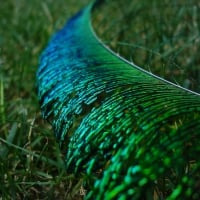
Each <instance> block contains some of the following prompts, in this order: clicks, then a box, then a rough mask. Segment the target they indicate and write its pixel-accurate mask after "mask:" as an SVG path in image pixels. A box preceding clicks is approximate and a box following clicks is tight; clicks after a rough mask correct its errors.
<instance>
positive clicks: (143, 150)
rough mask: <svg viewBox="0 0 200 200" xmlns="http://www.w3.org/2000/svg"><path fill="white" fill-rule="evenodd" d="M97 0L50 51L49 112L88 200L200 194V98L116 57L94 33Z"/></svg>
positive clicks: (42, 70) (45, 64) (44, 72)
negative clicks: (83, 180)
mask: <svg viewBox="0 0 200 200" xmlns="http://www.w3.org/2000/svg"><path fill="white" fill-rule="evenodd" d="M99 2H100V1H94V2H92V3H91V4H89V5H88V6H87V7H85V8H84V9H83V10H81V11H80V12H79V13H78V14H76V15H75V16H74V17H72V18H71V19H70V20H69V21H68V23H67V24H66V25H65V26H64V28H63V29H62V30H60V31H59V32H58V33H56V34H55V36H54V37H53V38H52V39H51V41H50V42H49V44H48V46H47V48H46V49H45V50H44V52H43V54H42V56H41V60H40V66H39V69H38V72H37V87H38V97H39V101H40V104H41V110H42V114H43V117H44V118H45V119H46V120H48V121H49V122H50V123H51V125H52V127H53V129H54V132H55V136H56V138H57V140H58V142H59V144H60V147H61V151H62V152H63V153H64V155H65V163H66V170H67V171H68V172H69V173H74V174H76V175H80V174H83V175H84V176H85V177H87V179H89V180H90V179H91V180H93V181H94V184H93V185H92V186H90V188H89V191H88V194H87V196H86V199H96V200H101V199H107V200H109V199H120V200H125V199H168V200H172V199H199V198H200V158H199V155H200V95H199V94H198V93H195V92H192V91H190V90H187V89H184V88H182V87H181V86H178V85H176V84H173V83H171V82H169V81H166V80H165V79H162V78H160V77H158V76H156V75H154V74H152V73H150V72H147V71H145V70H144V69H142V68H140V67H138V66H137V65H135V64H133V63H130V62H129V61H127V60H125V59H124V58H122V57H120V56H119V55H117V54H115V53H114V52H113V51H111V50H110V49H109V48H108V47H106V46H105V44H104V43H102V42H101V41H100V40H99V38H98V37H97V36H96V35H95V33H94V30H93V28H92V26H91V11H92V10H93V9H94V8H97V7H98V6H100V4H99Z"/></svg>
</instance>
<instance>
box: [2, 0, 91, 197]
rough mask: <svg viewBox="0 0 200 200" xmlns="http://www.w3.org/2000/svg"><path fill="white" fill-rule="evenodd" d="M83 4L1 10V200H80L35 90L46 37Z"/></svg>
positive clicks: (6, 4) (35, 3) (21, 0)
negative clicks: (44, 119)
mask: <svg viewBox="0 0 200 200" xmlns="http://www.w3.org/2000/svg"><path fill="white" fill-rule="evenodd" d="M87 2H88V1H87V0H85V1H79V2H76V3H74V1H72V0H68V1H64V0H59V1H53V0H47V1H44V2H43V1H40V0H31V1H26V0H18V1H13V0H8V1H3V2H1V6H0V19H1V20H0V145H1V149H0V199H33V198H34V199H82V197H83V195H81V194H80V190H81V189H82V188H81V184H82V182H81V180H76V179H75V178H74V177H73V176H72V175H69V174H66V172H65V169H64V163H63V159H62V155H60V151H59V147H58V145H57V142H56V141H55V138H54V136H53V132H52V130H51V127H50V126H49V124H47V122H45V121H43V119H42V117H41V113H40V107H39V105H38V100H37V93H36V88H35V84H36V83H35V74H36V70H37V67H38V60H39V56H40V54H41V52H42V50H43V49H44V47H45V46H46V44H47V42H48V40H49V38H50V37H51V35H52V34H53V33H54V32H55V31H57V30H59V29H60V28H61V27H62V26H63V25H64V24H65V22H66V20H67V19H68V18H69V17H70V16H71V15H73V13H75V12H76V11H77V10H79V9H80V8H81V7H83V5H85V4H86V3H87Z"/></svg>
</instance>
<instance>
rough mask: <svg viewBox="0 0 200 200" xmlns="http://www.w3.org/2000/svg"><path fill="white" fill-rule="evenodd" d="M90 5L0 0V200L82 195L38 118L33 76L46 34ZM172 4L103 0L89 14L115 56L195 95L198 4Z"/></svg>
mask: <svg viewBox="0 0 200 200" xmlns="http://www.w3.org/2000/svg"><path fill="white" fill-rule="evenodd" d="M88 2H89V0H79V1H73V0H66V1H64V0H58V1H53V0H45V1H40V0H30V1H27V0H7V1H2V2H1V5H0V145H1V148H0V199H33V198H34V199H70V200H71V199H82V198H83V195H84V188H83V187H82V180H81V179H78V180H77V179H76V178H74V177H73V175H68V174H66V172H65V169H64V163H63V159H62V155H61V154H60V151H59V147H58V145H57V143H56V141H55V138H54V136H53V132H52V130H51V127H50V126H49V125H48V124H47V122H45V121H43V120H42V117H41V114H40V108H39V105H38V101H37V92H36V88H35V73H36V70H37V67H38V60H39V56H40V54H41V52H42V50H43V49H44V48H45V46H46V45H47V42H48V40H49V39H50V37H51V36H52V34H53V33H54V32H55V31H57V30H59V29H60V28H61V27H62V26H63V25H64V24H65V22H66V20H67V19H69V17H70V16H72V15H73V14H74V13H76V12H77V11H78V10H79V9H80V8H82V7H83V5H86V4H87V3H88ZM116 2H118V3H117V4H116ZM170 2H172V1H169V0H168V1H167V0H165V1H162V2H161V1H158V0H154V1H151V2H150V1H144V0H143V1H139V0H135V1H128V0H124V1H119V0H118V1H109V3H108V4H105V5H106V6H103V7H101V8H99V9H98V10H96V11H97V12H96V11H95V13H94V17H93V25H94V26H95V31H96V32H97V34H98V35H99V36H100V37H101V39H102V40H103V41H105V42H106V44H107V45H108V46H110V47H111V48H112V49H113V50H115V51H116V52H118V53H119V54H120V55H122V56H124V57H125V58H127V59H129V60H133V62H134V63H136V64H138V65H140V66H143V67H144V68H145V69H147V70H149V71H151V72H153V73H156V74H158V75H160V76H161V77H164V78H167V79H169V80H170V81H172V82H175V83H178V84H180V85H183V86H184V87H187V88H189V89H193V90H194V91H197V92H199V91H200V88H199V83H200V70H199V68H200V60H199V58H200V57H199V52H200V45H199V42H200V37H199V36H200V24H199V23H200V15H199V13H200V11H199V9H200V4H199V2H198V1H197V0H196V1H195V0H192V1H190V3H189V4H188V2H187V1H184V0H183V1H176V3H174V4H170ZM127 5H128V6H127ZM167 5H168V6H167ZM149 6H150V7H151V9H148V8H149Z"/></svg>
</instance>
